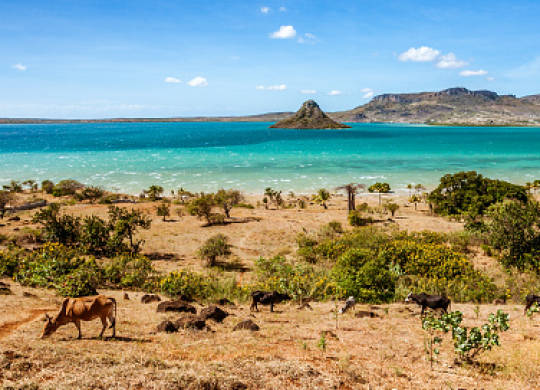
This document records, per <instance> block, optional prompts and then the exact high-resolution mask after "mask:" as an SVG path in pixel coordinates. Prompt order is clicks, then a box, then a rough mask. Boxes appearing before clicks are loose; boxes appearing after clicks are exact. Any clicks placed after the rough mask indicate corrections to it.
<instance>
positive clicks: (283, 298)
mask: <svg viewBox="0 0 540 390" xmlns="http://www.w3.org/2000/svg"><path fill="white" fill-rule="evenodd" d="M279 298H280V299H281V300H282V301H290V300H291V299H292V298H291V296H290V295H289V294H279Z"/></svg>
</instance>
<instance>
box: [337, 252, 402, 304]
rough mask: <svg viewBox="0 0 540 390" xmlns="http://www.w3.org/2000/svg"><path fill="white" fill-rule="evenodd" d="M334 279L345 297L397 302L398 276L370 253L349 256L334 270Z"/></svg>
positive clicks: (346, 253) (344, 256) (346, 254)
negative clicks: (395, 297)
mask: <svg viewBox="0 0 540 390" xmlns="http://www.w3.org/2000/svg"><path fill="white" fill-rule="evenodd" d="M332 275H333V277H334V279H335V280H336V283H337V284H338V285H339V286H340V287H341V288H342V289H343V291H344V293H346V294H347V295H352V296H354V297H355V298H357V299H358V300H359V301H362V302H389V301H391V300H392V299H393V298H394V293H395V288H396V280H395V276H394V275H393V274H392V273H391V272H390V270H389V269H388V267H387V266H386V264H385V263H384V262H381V261H380V260H379V259H377V258H376V257H375V256H374V254H373V253H372V252H371V251H369V250H366V249H351V250H349V251H347V252H345V253H344V254H343V255H342V256H340V258H339V259H338V261H337V263H336V265H335V266H334V268H333V269H332Z"/></svg>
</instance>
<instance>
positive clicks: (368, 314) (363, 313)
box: [355, 311, 379, 318]
mask: <svg viewBox="0 0 540 390" xmlns="http://www.w3.org/2000/svg"><path fill="white" fill-rule="evenodd" d="M355 317H357V318H364V317H369V318H378V317H379V315H378V314H377V313H374V312H372V311H357V312H356V314H355Z"/></svg>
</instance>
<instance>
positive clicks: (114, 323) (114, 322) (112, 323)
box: [109, 297, 116, 329]
mask: <svg viewBox="0 0 540 390" xmlns="http://www.w3.org/2000/svg"><path fill="white" fill-rule="evenodd" d="M109 300H110V301H111V302H112V303H114V317H113V320H112V322H111V325H110V326H109V329H110V328H114V326H115V325H116V299H114V298H113V297H109Z"/></svg>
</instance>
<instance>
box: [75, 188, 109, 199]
mask: <svg viewBox="0 0 540 390" xmlns="http://www.w3.org/2000/svg"><path fill="white" fill-rule="evenodd" d="M104 193H105V191H104V190H103V188H101V187H85V188H84V189H83V190H82V192H81V193H80V194H76V197H77V198H78V200H80V201H83V200H88V202H89V203H94V202H95V201H96V200H97V199H99V198H101V197H102V196H103V194H104ZM77 195H78V196H77Z"/></svg>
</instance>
